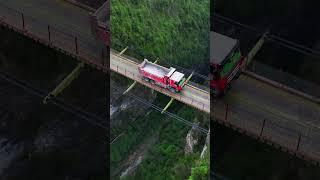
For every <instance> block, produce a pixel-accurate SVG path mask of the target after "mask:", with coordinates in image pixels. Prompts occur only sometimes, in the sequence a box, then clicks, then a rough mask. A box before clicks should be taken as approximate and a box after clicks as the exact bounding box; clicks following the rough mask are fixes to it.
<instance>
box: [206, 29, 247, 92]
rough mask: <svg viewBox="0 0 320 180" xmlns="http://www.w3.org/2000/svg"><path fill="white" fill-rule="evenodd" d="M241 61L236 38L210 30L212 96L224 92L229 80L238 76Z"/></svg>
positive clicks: (229, 84)
mask: <svg viewBox="0 0 320 180" xmlns="http://www.w3.org/2000/svg"><path fill="white" fill-rule="evenodd" d="M243 62H244V57H243V56H242V55H241V52H240V46H239V41H238V40H236V39H232V38H230V37H227V36H224V35H222V34H218V33H216V32H213V31H211V32H210V89H211V92H212V93H213V95H214V96H216V97H218V96H221V95H224V94H226V92H227V90H228V89H229V88H230V87H231V81H232V80H234V79H236V78H238V77H239V76H240V73H241V71H242V68H241V67H242V64H243Z"/></svg>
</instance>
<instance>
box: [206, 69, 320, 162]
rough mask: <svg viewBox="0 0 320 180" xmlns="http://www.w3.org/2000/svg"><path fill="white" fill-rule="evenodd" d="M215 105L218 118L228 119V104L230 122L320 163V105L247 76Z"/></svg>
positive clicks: (235, 83)
mask: <svg viewBox="0 0 320 180" xmlns="http://www.w3.org/2000/svg"><path fill="white" fill-rule="evenodd" d="M212 103H213V105H212V106H213V112H212V115H213V116H214V117H215V118H218V119H220V120H225V119H226V108H227V107H226V104H228V113H227V120H226V121H227V122H229V123H231V124H233V125H235V126H236V127H239V128H241V129H244V130H247V131H248V132H250V133H253V134H256V135H258V136H260V134H261V135H262V136H263V137H265V138H266V139H268V140H271V141H272V142H274V143H277V144H280V145H282V146H284V147H286V148H288V149H290V150H292V151H297V152H299V153H303V154H305V155H306V156H308V157H310V158H313V159H316V160H320V105H319V104H316V103H314V102H311V101H309V100H307V99H305V98H302V97H298V96H296V95H293V94H290V93H288V92H285V91H283V90H281V89H278V88H275V87H273V86H271V85H269V84H266V83H263V82H260V81H258V80H256V79H254V78H251V77H249V76H246V75H242V76H240V78H239V79H238V80H236V81H234V82H233V85H232V88H231V89H230V91H229V92H228V94H227V95H226V96H225V97H223V98H221V99H213V100H212ZM264 121H265V122H264ZM262 126H264V127H263V130H262ZM261 131H262V133H261ZM300 134H301V138H300V142H298V141H299V136H300ZM298 143H299V145H298ZM297 149H298V150H297Z"/></svg>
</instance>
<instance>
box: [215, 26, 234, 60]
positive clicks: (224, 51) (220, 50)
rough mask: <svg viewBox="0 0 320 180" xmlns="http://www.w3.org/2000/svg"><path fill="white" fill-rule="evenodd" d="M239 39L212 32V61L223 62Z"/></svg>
mask: <svg viewBox="0 0 320 180" xmlns="http://www.w3.org/2000/svg"><path fill="white" fill-rule="evenodd" d="M237 42H238V40H236V39H232V38H230V37H228V36H225V35H222V34H218V33H216V32H214V31H211V32H210V63H213V64H221V63H222V62H223V61H224V60H225V58H226V57H227V56H228V55H229V53H230V52H231V51H232V49H233V48H234V47H235V46H236V45H237Z"/></svg>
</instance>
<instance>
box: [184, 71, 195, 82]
mask: <svg viewBox="0 0 320 180" xmlns="http://www.w3.org/2000/svg"><path fill="white" fill-rule="evenodd" d="M193 73H194V71H192V73H191V74H190V75H189V77H188V78H187V79H186V81H185V82H184V83H183V86H185V85H186V84H188V82H189V81H190V79H191V77H192V76H193Z"/></svg>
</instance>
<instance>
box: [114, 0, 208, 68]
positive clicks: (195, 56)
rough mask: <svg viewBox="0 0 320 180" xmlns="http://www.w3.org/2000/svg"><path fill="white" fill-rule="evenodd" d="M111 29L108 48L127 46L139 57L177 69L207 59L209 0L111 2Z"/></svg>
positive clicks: (130, 0) (118, 0) (129, 0)
mask: <svg viewBox="0 0 320 180" xmlns="http://www.w3.org/2000/svg"><path fill="white" fill-rule="evenodd" d="M110 28H111V43H112V44H111V46H112V47H113V48H118V50H119V49H120V48H121V47H122V48H124V47H125V46H130V47H132V48H134V49H135V50H136V54H135V55H136V56H137V55H140V56H139V57H138V58H148V59H149V58H150V59H152V58H156V57H157V58H160V59H161V60H164V61H166V62H170V63H174V64H178V65H180V66H191V65H198V64H199V63H205V62H207V61H208V59H209V51H208V50H209V1H196V0H175V1H173V0H153V1H150V0H141V1H136V0H114V1H112V2H111V27H110ZM119 46H120V47H119Z"/></svg>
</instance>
